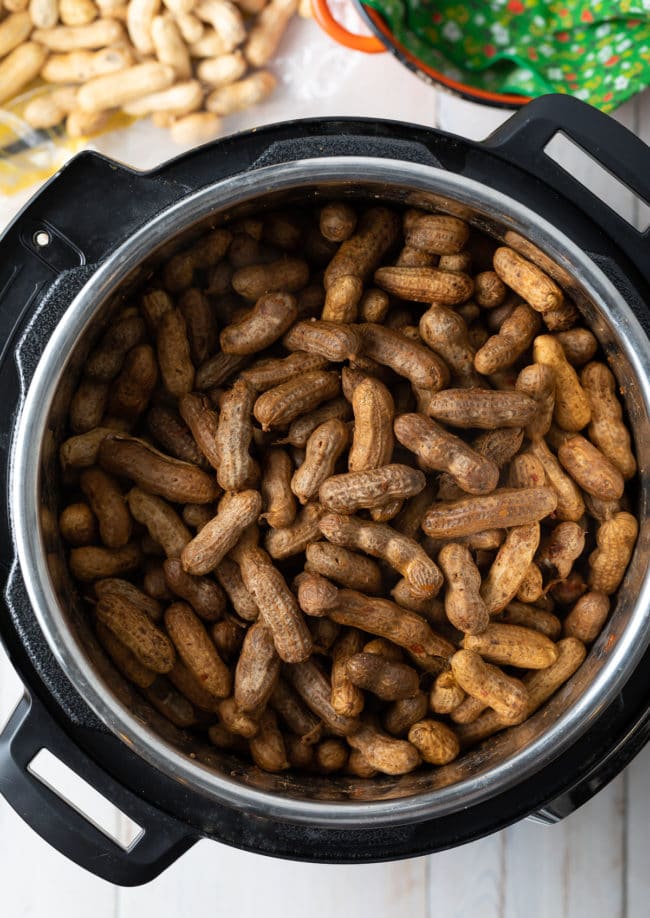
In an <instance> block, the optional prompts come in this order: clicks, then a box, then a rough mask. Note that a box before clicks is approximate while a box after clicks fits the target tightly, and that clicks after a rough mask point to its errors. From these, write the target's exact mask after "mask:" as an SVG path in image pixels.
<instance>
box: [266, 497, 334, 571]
mask: <svg viewBox="0 0 650 918" xmlns="http://www.w3.org/2000/svg"><path fill="white" fill-rule="evenodd" d="M323 513H324V510H323V508H322V507H321V506H320V504H306V505H305V506H304V507H303V509H302V510H301V511H300V513H299V514H298V516H297V517H296V519H295V521H294V522H293V523H292V525H291V526H286V527H285V528H283V529H272V530H271V531H270V532H269V533H267V536H266V539H265V543H264V544H265V546H266V550H267V551H268V553H269V554H270V555H271V557H272V558H274V559H275V560H284V559H285V558H290V557H292V556H293V555H297V554H300V553H301V552H303V551H304V550H305V548H306V547H307V546H308V545H309V544H310V543H311V542H315V541H316V540H317V539H319V538H320V529H319V522H320V519H321V517H322V515H323Z"/></svg>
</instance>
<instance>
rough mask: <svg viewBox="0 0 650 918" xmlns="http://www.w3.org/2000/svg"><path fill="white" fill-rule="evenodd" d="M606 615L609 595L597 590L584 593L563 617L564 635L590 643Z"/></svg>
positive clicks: (605, 619)
mask: <svg viewBox="0 0 650 918" xmlns="http://www.w3.org/2000/svg"><path fill="white" fill-rule="evenodd" d="M608 615H609V597H608V596H606V594H605V593H601V592H599V591H598V590H592V591H591V592H589V593H585V594H584V596H581V597H580V599H579V600H578V601H577V603H576V604H575V605H574V606H573V608H572V609H571V611H570V612H569V614H568V615H567V617H566V618H565V619H564V622H563V626H562V630H563V633H564V636H565V637H572V638H577V639H578V640H579V641H582V643H583V644H591V643H593V641H595V640H596V638H597V637H598V635H599V634H600V632H601V630H602V628H603V625H604V624H605V622H606V621H607V616H608Z"/></svg>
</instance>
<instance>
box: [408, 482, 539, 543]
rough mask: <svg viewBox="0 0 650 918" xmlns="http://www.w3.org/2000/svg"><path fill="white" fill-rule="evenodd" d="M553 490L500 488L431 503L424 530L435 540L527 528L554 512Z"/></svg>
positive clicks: (423, 525) (423, 524)
mask: <svg viewBox="0 0 650 918" xmlns="http://www.w3.org/2000/svg"><path fill="white" fill-rule="evenodd" d="M556 505H557V497H556V495H555V492H554V491H553V490H552V489H551V488H546V487H539V488H521V489H519V488H497V490H496V491H493V492H492V494H488V495H485V496H484V495H481V496H477V497H466V498H463V499H461V500H457V501H450V502H444V501H440V502H437V503H434V504H432V506H431V508H430V509H429V511H428V512H427V514H426V516H425V518H424V521H423V523H422V528H423V529H424V531H425V532H426V534H427V535H430V536H433V538H443V539H444V538H448V539H456V538H458V537H459V536H465V535H472V533H475V532H482V531H483V530H485V529H498V528H501V527H512V526H525V525H527V524H529V523H535V522H537V521H538V520H541V519H544V517H545V516H548V515H549V514H551V513H552V512H553V510H554V509H555V507H556Z"/></svg>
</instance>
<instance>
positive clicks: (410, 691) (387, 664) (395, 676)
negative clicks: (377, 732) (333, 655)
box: [346, 653, 420, 701]
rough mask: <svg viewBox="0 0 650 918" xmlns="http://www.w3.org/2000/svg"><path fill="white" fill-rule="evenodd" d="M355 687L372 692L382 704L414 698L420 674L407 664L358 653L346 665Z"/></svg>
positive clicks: (371, 654)
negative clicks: (383, 702)
mask: <svg viewBox="0 0 650 918" xmlns="http://www.w3.org/2000/svg"><path fill="white" fill-rule="evenodd" d="M346 672H347V676H348V679H349V680H350V681H351V682H352V684H353V685H356V686H357V687H358V688H361V689H364V690H366V691H369V692H372V693H373V695H376V696H377V697H378V698H381V699H382V701H397V700H398V699H400V698H413V697H414V696H415V695H416V694H417V692H418V690H419V685H420V680H419V678H418V674H417V673H416V671H415V670H414V669H413V667H411V666H407V665H406V664H405V663H395V662H393V661H391V660H386V659H382V657H380V656H378V655H377V654H374V653H355V654H353V655H352V656H351V657H350V658H349V659H348V661H347V663H346Z"/></svg>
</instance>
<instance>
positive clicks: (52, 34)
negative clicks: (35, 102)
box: [3, 19, 124, 108]
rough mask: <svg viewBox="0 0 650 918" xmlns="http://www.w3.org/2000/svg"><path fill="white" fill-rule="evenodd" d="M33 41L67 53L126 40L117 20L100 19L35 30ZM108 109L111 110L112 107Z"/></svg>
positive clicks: (103, 46)
mask: <svg viewBox="0 0 650 918" xmlns="http://www.w3.org/2000/svg"><path fill="white" fill-rule="evenodd" d="M32 39H33V40H34V41H37V42H39V45H43V46H44V47H45V48H47V49H48V50H49V51H61V52H66V51H76V50H84V49H97V48H107V47H108V46H109V45H114V44H117V43H118V42H121V41H123V40H124V28H123V26H122V24H121V23H120V22H118V21H117V20H116V19H99V20H96V21H95V22H91V23H89V24H88V25H84V26H56V27H54V28H51V29H35V30H34V31H33V32H32ZM23 47H24V46H23ZM40 50H42V49H40ZM43 61H44V56H43V57H42V58H41V65H42V64H43ZM3 88H4V84H3ZM12 95H13V93H12ZM117 104H119V103H117ZM107 107H109V108H110V107H111V106H107Z"/></svg>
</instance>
